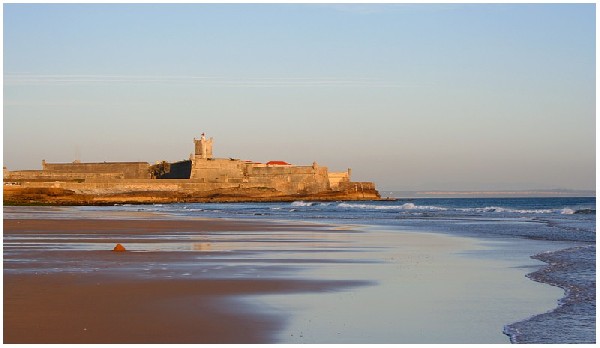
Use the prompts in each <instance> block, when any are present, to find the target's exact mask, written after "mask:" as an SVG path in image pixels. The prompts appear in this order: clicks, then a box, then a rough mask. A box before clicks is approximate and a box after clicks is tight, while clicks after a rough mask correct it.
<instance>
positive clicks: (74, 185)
mask: <svg viewBox="0 0 600 348" xmlns="http://www.w3.org/2000/svg"><path fill="white" fill-rule="evenodd" d="M21 187H24V188H61V189H65V190H71V191H73V192H75V193H77V194H97V195H106V194H122V193H130V192H161V191H162V192H170V193H172V192H178V191H179V192H188V193H191V192H209V191H213V190H222V189H233V188H252V187H254V186H252V185H249V184H244V185H239V184H230V183H201V182H194V181H190V180H186V179H173V180H155V179H147V180H144V179H123V180H118V181H110V182H106V181H105V182H100V181H98V182H83V183H81V182H73V181H56V182H48V181H46V182H24V183H22V184H21Z"/></svg>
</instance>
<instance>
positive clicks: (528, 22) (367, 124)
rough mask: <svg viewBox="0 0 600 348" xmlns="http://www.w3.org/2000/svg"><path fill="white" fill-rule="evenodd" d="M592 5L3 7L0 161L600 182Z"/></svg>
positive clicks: (437, 184)
mask: <svg viewBox="0 0 600 348" xmlns="http://www.w3.org/2000/svg"><path fill="white" fill-rule="evenodd" d="M595 13H596V8H595V4H593V3H591V4H418V5H417V4H378V5H375V4H174V5H167V4H4V5H3V17H4V18H3V20H4V31H3V39H4V46H3V48H4V54H3V62H4V64H3V72H4V85H3V88H4V95H3V107H4V109H3V164H4V166H6V167H7V168H8V169H9V170H19V169H41V161H42V159H44V160H46V161H48V162H72V161H73V160H76V159H78V160H81V161H82V162H102V161H147V162H150V163H154V162H156V161H162V160H167V161H178V160H183V159H188V158H189V155H190V153H192V152H193V147H194V144H193V138H194V137H196V138H199V137H200V134H201V133H203V132H205V133H206V134H207V136H209V137H214V156H215V157H222V158H228V157H231V158H239V159H251V160H255V161H260V162H266V161H269V160H285V161H287V162H290V163H293V164H298V165H310V164H312V162H313V161H317V162H318V163H319V164H320V165H324V166H327V167H329V170H330V171H344V170H346V169H347V168H352V179H353V180H355V181H374V182H375V183H376V184H377V187H378V188H380V189H381V190H526V189H557V188H560V189H581V190H594V189H595V180H596V173H595V167H596V162H595V160H596V153H595V147H596V145H595V135H596V130H595V129H596V120H595V115H596V114H595V108H596V99H595V96H596V89H595V88H596V56H595V51H596V46H595V44H596V37H595V33H596V30H595V18H596V15H595Z"/></svg>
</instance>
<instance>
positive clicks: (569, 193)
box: [380, 189, 596, 198]
mask: <svg viewBox="0 0 600 348" xmlns="http://www.w3.org/2000/svg"><path fill="white" fill-rule="evenodd" d="M380 193H381V196H382V197H390V198H461V197H464V198H519V197H596V191H593V190H562V189H554V190H506V191H493V190H485V191H484V190H481V191H442V190H422V191H394V190H380Z"/></svg>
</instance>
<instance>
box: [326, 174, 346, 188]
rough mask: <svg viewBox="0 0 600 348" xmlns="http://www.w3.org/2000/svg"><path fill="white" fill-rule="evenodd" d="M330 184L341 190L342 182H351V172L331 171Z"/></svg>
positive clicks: (329, 175)
mask: <svg viewBox="0 0 600 348" xmlns="http://www.w3.org/2000/svg"><path fill="white" fill-rule="evenodd" d="M328 177H329V186H330V187H331V189H332V190H339V189H340V184H342V185H343V184H344V183H348V182H350V174H349V172H338V173H329V174H328Z"/></svg>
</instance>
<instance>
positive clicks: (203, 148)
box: [194, 133, 213, 158]
mask: <svg viewBox="0 0 600 348" xmlns="http://www.w3.org/2000/svg"><path fill="white" fill-rule="evenodd" d="M194 145H195V152H194V155H195V156H196V157H198V158H212V156H213V153H212V145H213V138H210V139H206V137H205V136H204V133H202V136H201V137H200V139H196V138H194Z"/></svg>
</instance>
